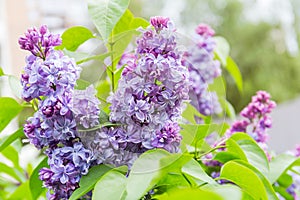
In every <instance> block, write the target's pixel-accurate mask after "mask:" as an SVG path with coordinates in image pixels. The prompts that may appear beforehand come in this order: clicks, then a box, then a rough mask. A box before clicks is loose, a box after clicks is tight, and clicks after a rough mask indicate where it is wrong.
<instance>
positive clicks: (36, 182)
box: [29, 157, 49, 199]
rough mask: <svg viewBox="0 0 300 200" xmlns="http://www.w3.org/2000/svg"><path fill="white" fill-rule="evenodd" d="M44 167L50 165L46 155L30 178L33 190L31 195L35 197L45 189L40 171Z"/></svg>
mask: <svg viewBox="0 0 300 200" xmlns="http://www.w3.org/2000/svg"><path fill="white" fill-rule="evenodd" d="M43 167H48V168H49V165H48V157H45V158H44V159H43V160H42V161H41V162H40V163H39V164H38V165H37V166H36V167H35V169H34V170H33V172H32V174H31V175H30V179H29V187H30V190H31V195H32V198H33V199H38V197H39V196H40V195H41V194H42V193H43V191H45V188H44V187H43V182H42V181H41V180H40V178H39V172H40V170H41V169H42V168H43Z"/></svg>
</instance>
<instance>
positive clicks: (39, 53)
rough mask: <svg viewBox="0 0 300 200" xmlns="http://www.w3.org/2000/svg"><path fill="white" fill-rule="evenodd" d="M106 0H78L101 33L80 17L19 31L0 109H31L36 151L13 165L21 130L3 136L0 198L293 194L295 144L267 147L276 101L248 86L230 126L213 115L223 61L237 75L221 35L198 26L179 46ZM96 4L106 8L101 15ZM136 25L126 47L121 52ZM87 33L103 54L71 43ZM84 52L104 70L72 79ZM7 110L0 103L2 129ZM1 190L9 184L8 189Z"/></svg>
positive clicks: (166, 28)
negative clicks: (21, 53)
mask: <svg viewBox="0 0 300 200" xmlns="http://www.w3.org/2000/svg"><path fill="white" fill-rule="evenodd" d="M112 1H114V0H110V1H107V2H102V4H97V5H94V4H93V3H91V2H88V5H89V6H88V7H89V10H90V12H91V13H90V14H91V16H92V20H93V21H94V23H95V25H96V28H97V31H98V32H99V33H100V36H101V39H100V37H99V35H97V34H94V33H93V32H91V31H90V30H89V29H87V28H85V27H72V28H70V29H67V30H66V31H65V32H64V33H63V35H62V37H61V36H60V35H55V34H52V33H50V31H49V30H48V28H47V26H45V25H43V26H41V27H40V28H31V29H28V31H27V32H26V33H25V35H24V36H22V37H20V39H19V45H20V48H21V49H23V50H27V51H29V52H30V55H28V56H27V57H26V59H25V62H26V65H25V67H24V71H23V72H22V75H21V86H22V92H21V97H22V98H23V100H24V102H22V104H19V103H18V102H17V101H15V100H13V99H10V98H0V107H1V109H2V110H4V112H3V113H7V112H8V111H11V112H12V113H14V114H18V113H17V111H18V110H19V111H18V112H20V111H21V110H22V108H23V107H30V109H33V110H34V114H32V116H30V117H29V118H28V119H27V120H26V122H25V124H24V126H23V132H24V133H25V136H26V137H27V139H26V140H24V142H26V141H29V142H30V143H31V144H32V145H34V146H35V147H36V148H37V149H38V150H39V151H40V152H42V153H43V154H44V156H45V157H46V159H45V160H44V161H42V162H41V163H40V164H39V165H38V167H36V168H35V169H33V170H31V168H30V167H28V170H27V171H20V169H21V167H20V166H19V165H18V164H16V162H18V159H16V158H17V157H15V156H13V153H14V151H15V149H14V146H13V145H10V143H11V142H12V141H14V140H16V139H15V138H19V137H21V136H20V134H23V132H22V131H21V130H18V131H16V132H15V133H13V134H12V135H11V136H8V137H7V138H5V140H4V141H3V142H2V141H1V143H0V152H1V151H2V150H3V149H4V151H3V153H2V152H1V155H2V154H3V155H4V157H6V158H8V159H11V161H12V163H13V164H14V166H13V167H14V170H11V167H12V166H10V165H6V164H4V163H2V162H1V163H0V166H1V167H0V168H3V169H4V170H3V172H4V174H8V175H9V176H10V177H11V179H13V181H14V182H13V183H12V185H9V186H10V187H7V188H6V187H4V190H3V191H2V190H0V197H4V198H7V199H22V198H23V197H24V195H23V194H21V193H23V192H24V191H26V192H27V193H28V198H29V199H39V197H41V196H42V195H43V194H44V193H43V189H42V188H39V187H37V186H38V185H39V184H40V187H42V186H43V187H44V188H46V189H47V195H46V198H47V199H53V200H54V199H130V200H131V199H165V198H166V199H174V198H175V199H176V198H177V199H198V198H203V199H228V198H229V199H230V198H232V199H249V200H250V199H254V200H255V199H263V200H264V199H297V198H299V185H300V184H299V174H300V172H299V166H300V164H299V163H300V162H299V156H300V148H299V147H297V148H296V150H295V152H293V153H289V154H282V155H276V153H275V152H272V151H271V149H269V148H268V145H267V142H268V138H269V135H268V133H267V131H268V129H270V128H271V126H272V119H271V117H270V113H271V112H272V110H273V109H274V108H275V107H276V104H275V102H274V101H273V100H271V96H270V94H268V93H267V92H265V91H258V92H257V93H256V95H255V96H253V98H252V101H251V102H250V103H249V104H248V105H247V106H246V107H245V108H244V109H243V110H242V111H241V113H240V118H239V119H238V120H236V121H235V122H233V124H232V125H229V124H228V123H227V122H226V121H227V120H224V119H223V118H222V117H228V116H230V117H232V116H234V111H233V109H232V107H230V103H229V102H227V101H226V98H225V96H224V94H221V93H222V92H220V91H219V89H220V88H217V87H221V86H220V85H218V84H219V83H220V80H222V77H221V73H222V69H221V67H224V69H227V70H228V72H229V73H230V74H231V75H232V76H233V78H234V79H235V81H237V82H238V80H239V77H237V76H238V75H237V74H239V71H238V69H237V68H236V66H235V64H234V61H233V60H232V59H231V58H230V57H229V55H228V53H229V52H222V51H220V49H226V45H228V44H222V42H221V43H220V37H219V36H218V37H217V36H215V32H214V30H213V29H212V28H211V27H210V26H208V25H206V24H199V25H198V26H197V27H196V28H195V32H196V37H195V38H194V40H193V44H192V45H189V46H187V48H181V47H180V45H179V41H180V40H179V39H180V35H179V34H178V32H177V31H176V28H175V26H174V23H173V22H172V20H170V19H169V18H168V17H162V16H157V17H152V18H150V20H149V22H147V21H145V20H143V19H141V18H136V17H134V16H133V14H132V13H131V12H130V11H129V10H126V9H127V7H126V6H125V5H123V4H122V3H121V2H118V3H117V2H115V3H112V4H110V3H111V2H112ZM123 3H124V2H123ZM116 5H118V6H116ZM115 8H117V9H115ZM95 9H96V11H97V12H95ZM104 10H105V12H103V13H109V14H111V15H113V17H112V16H110V17H109V18H107V17H108V16H104V18H103V16H102V15H101V19H100V18H99V13H101V12H99V11H104ZM120 10H122V12H120ZM106 11H110V12H106ZM106 19H110V20H108V21H105V20H106ZM102 20H104V21H105V24H106V25H107V26H105V27H102V26H103V24H101V23H99V21H101V22H103V21H102ZM110 28H111V29H112V30H110ZM118 34H119V35H118ZM135 34H137V37H136V40H135V44H134V45H133V46H135V49H134V51H131V52H123V51H125V49H129V48H128V46H129V44H130V42H131V39H132V36H133V35H135ZM120 35H121V36H122V37H121V36H120ZM61 38H63V39H61ZM120 38H121V39H120ZM89 39H95V41H100V40H101V41H100V43H101V44H104V45H105V47H106V48H107V52H105V53H103V54H100V55H98V54H97V55H92V54H89V55H87V54H86V53H82V52H79V51H78V50H77V48H78V47H79V46H80V45H81V44H82V43H83V42H85V41H87V40H89ZM99 39H100V40H99ZM221 40H222V38H221ZM93 45H94V44H93ZM222 45H225V48H222ZM101 49H102V48H101ZM103 49H105V48H103ZM182 49H186V50H185V51H182ZM121 54H122V55H121ZM71 57H74V58H71ZM93 60H97V61H98V62H99V61H100V62H103V64H104V69H105V71H106V72H107V74H103V76H102V77H101V78H100V77H99V81H96V82H94V81H92V82H91V81H90V80H86V79H83V76H82V77H80V73H81V71H82V69H81V68H80V67H79V66H81V64H82V63H86V64H88V61H93ZM107 60H110V61H111V63H110V64H109V65H107ZM227 61H228V62H227ZM93 64H94V63H93ZM93 64H91V65H93ZM82 67H87V66H84V65H83V66H82ZM99 67H100V66H99ZM83 70H89V68H87V69H83ZM233 71H234V72H233ZM1 73H2V71H1V70H0V76H1ZM92 73H93V72H92ZM105 75H106V76H105ZM240 85H241V83H240ZM3 105H5V106H3ZM6 105H8V108H9V109H10V110H7V108H6ZM11 108H14V109H11ZM2 110H1V111H2ZM221 111H224V115H222V113H221ZM14 114H11V115H7V116H4V117H3V114H1V112H0V131H2V130H3V127H5V126H6V124H5V123H7V122H6V121H7V120H6V117H8V118H9V120H11V119H12V118H13V117H14V116H15V115H14ZM212 115H214V116H215V117H214V118H213V117H211V116H212ZM5 120H6V121H5ZM3 124H4V125H3ZM15 146H17V145H15ZM6 147H9V148H10V149H7V151H5V150H6V149H5V148H6ZM16 152H17V151H16ZM11 155H12V156H11ZM16 160H17V161H16ZM1 172H2V171H1ZM23 172H24V173H23ZM3 177H4V176H3ZM3 177H2V173H0V179H1V181H0V188H1V189H2V178H3ZM38 178H39V179H40V180H41V181H42V183H40V182H37V179H38ZM42 184H43V185H42ZM18 186H20V187H18ZM11 188H18V189H16V190H15V191H14V192H13V194H8V193H9V192H7V191H8V190H9V191H13V189H11ZM20 191H21V192H20ZM24 198H27V197H24Z"/></svg>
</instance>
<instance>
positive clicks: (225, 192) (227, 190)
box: [201, 184, 244, 200]
mask: <svg viewBox="0 0 300 200" xmlns="http://www.w3.org/2000/svg"><path fill="white" fill-rule="evenodd" d="M201 189H203V190H208V191H212V192H214V193H216V194H219V195H220V196H222V197H223V200H241V199H242V195H243V192H242V191H241V189H240V188H239V187H238V186H236V185H232V184H224V185H219V184H218V185H211V184H207V185H204V186H203V187H201ZM243 200H244V199H243Z"/></svg>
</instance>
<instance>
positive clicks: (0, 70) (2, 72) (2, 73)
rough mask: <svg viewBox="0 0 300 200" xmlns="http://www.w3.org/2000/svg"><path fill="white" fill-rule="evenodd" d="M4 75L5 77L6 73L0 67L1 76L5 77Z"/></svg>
mask: <svg viewBox="0 0 300 200" xmlns="http://www.w3.org/2000/svg"><path fill="white" fill-rule="evenodd" d="M4 75H5V74H4V71H3V69H2V67H0V76H4Z"/></svg>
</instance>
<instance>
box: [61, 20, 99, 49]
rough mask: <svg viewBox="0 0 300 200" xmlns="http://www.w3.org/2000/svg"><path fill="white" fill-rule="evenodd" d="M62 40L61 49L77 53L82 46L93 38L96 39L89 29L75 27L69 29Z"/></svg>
mask: <svg viewBox="0 0 300 200" xmlns="http://www.w3.org/2000/svg"><path fill="white" fill-rule="evenodd" d="M61 38H62V45H61V46H60V47H59V49H63V48H66V49H67V50H69V51H76V49H77V48H78V47H79V46H80V45H81V44H83V43H84V42H85V41H87V40H89V39H91V38H95V36H94V35H93V33H92V32H91V31H90V30H89V29H87V28H85V27H83V26H74V27H71V28H69V29H67V30H66V31H65V32H64V33H63V34H62V36H61Z"/></svg>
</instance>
